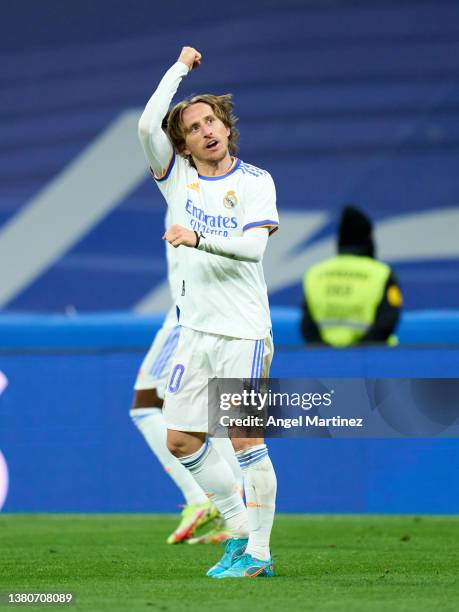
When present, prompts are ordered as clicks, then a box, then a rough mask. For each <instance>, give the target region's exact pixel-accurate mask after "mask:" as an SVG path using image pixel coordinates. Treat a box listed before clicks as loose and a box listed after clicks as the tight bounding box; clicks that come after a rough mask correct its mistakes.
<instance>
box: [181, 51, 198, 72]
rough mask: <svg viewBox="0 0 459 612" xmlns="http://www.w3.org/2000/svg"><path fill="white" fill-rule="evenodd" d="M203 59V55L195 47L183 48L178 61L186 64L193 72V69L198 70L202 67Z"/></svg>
mask: <svg viewBox="0 0 459 612" xmlns="http://www.w3.org/2000/svg"><path fill="white" fill-rule="evenodd" d="M201 57H202V55H201V54H200V53H199V51H196V49H193V47H183V49H182V51H181V53H180V55H179V58H178V61H179V62H182V63H183V64H186V65H187V66H188V68H189V70H193V68H197V67H198V66H200V65H201Z"/></svg>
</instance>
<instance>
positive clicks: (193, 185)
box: [187, 183, 199, 191]
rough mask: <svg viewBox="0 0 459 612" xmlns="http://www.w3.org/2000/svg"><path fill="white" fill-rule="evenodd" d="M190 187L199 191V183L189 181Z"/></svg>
mask: <svg viewBox="0 0 459 612" xmlns="http://www.w3.org/2000/svg"><path fill="white" fill-rule="evenodd" d="M187 187H188V189H194V190H195V191H199V183H188V185H187Z"/></svg>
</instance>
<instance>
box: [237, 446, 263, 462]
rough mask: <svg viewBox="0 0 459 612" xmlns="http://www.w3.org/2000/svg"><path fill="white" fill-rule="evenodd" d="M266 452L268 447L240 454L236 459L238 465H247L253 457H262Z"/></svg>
mask: <svg viewBox="0 0 459 612" xmlns="http://www.w3.org/2000/svg"><path fill="white" fill-rule="evenodd" d="M267 454H268V449H267V448H266V447H265V448H260V449H258V450H256V451H253V452H251V453H246V454H244V455H242V456H238V458H237V460H238V461H239V465H241V466H242V465H247V464H249V463H251V462H252V461H253V460H254V459H258V457H264V456H265V455H267Z"/></svg>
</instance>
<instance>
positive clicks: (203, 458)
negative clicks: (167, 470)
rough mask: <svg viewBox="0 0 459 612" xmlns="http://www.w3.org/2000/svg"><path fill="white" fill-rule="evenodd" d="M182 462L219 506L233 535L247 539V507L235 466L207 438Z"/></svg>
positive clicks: (181, 459) (182, 459)
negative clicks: (230, 464) (241, 493)
mask: <svg viewBox="0 0 459 612" xmlns="http://www.w3.org/2000/svg"><path fill="white" fill-rule="evenodd" d="M180 461H181V463H182V465H184V466H185V467H186V468H188V469H189V470H190V472H191V473H192V474H193V476H194V478H195V479H196V482H197V483H198V484H199V486H200V487H201V489H202V490H203V491H205V492H206V494H207V496H208V497H209V498H210V499H211V500H212V501H213V502H214V504H215V505H216V506H217V508H218V510H219V511H220V514H221V515H222V516H223V518H224V519H225V523H226V527H227V528H228V529H229V531H230V532H231V534H232V536H233V537H234V538H246V537H247V536H248V532H249V530H248V521H247V510H246V507H245V506H244V502H243V501H242V498H241V496H240V494H239V491H238V487H237V483H236V481H235V479H234V475H233V473H232V471H231V468H230V467H229V465H228V464H227V463H226V461H225V460H224V459H223V457H222V456H221V455H220V454H219V453H218V452H217V451H216V450H215V449H214V448H213V447H212V444H211V442H210V440H209V439H207V440H206V441H205V442H204V444H203V445H202V446H201V448H200V449H199V450H198V451H197V452H195V453H193V454H192V455H188V456H187V457H181V458H180Z"/></svg>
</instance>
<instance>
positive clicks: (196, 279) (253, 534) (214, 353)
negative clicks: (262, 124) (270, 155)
mask: <svg viewBox="0 0 459 612" xmlns="http://www.w3.org/2000/svg"><path fill="white" fill-rule="evenodd" d="M200 63H201V54H200V53H199V52H198V51H196V50H195V49H193V48H191V47H184V48H183V49H182V52H181V53H180V56H179V58H178V61H177V62H176V63H175V64H174V65H173V66H172V67H171V68H170V69H169V70H168V71H167V72H166V74H165V75H164V77H163V78H162V80H161V82H160V84H159V86H158V88H157V90H156V91H155V93H154V94H153V96H152V97H151V99H150V100H149V101H148V103H147V105H146V107H145V110H144V112H143V114H142V116H141V118H140V120H139V137H140V140H141V143H142V146H143V149H144V152H145V155H146V157H147V160H148V163H149V165H150V167H151V170H152V173H153V175H154V177H155V179H156V182H157V185H158V187H159V188H160V190H161V192H162V194H163V196H164V198H165V199H166V202H167V204H168V207H169V210H170V214H171V216H172V225H171V226H170V227H169V228H168V229H167V231H166V233H165V234H164V237H163V238H164V239H165V240H167V242H169V244H171V245H172V246H174V247H180V248H179V249H178V253H179V256H180V264H179V273H180V276H181V283H180V288H179V296H178V300H177V315H178V320H179V324H180V326H181V329H180V337H179V341H178V346H177V349H176V352H175V355H174V359H173V366H172V370H171V373H170V377H169V382H168V385H167V388H166V394H165V404H164V414H165V419H166V423H167V428H168V432H167V443H168V447H169V449H170V450H171V452H172V453H173V454H174V455H175V456H177V457H178V458H179V460H180V462H181V463H182V465H183V466H185V467H186V468H188V469H189V471H190V472H191V474H192V475H193V476H194V478H195V479H196V481H197V482H198V483H199V485H200V486H201V488H202V489H203V490H204V491H206V493H207V495H208V496H209V497H210V498H211V499H212V500H213V502H214V503H215V505H216V506H217V508H218V509H219V511H220V513H221V514H222V516H223V517H224V519H225V521H226V525H227V527H228V529H229V530H230V532H231V535H232V537H231V538H230V539H229V540H228V541H227V543H226V549H225V553H224V554H223V557H222V558H221V559H220V561H219V562H218V563H217V564H216V565H214V566H213V567H212V568H210V570H209V571H208V573H207V575H208V576H212V577H214V578H232V577H257V576H258V577H262V576H267V577H270V576H273V575H274V569H273V564H272V558H271V552H270V548H269V540H270V534H271V529H272V524H273V518H274V507H275V497H276V477H275V473H274V469H273V466H272V463H271V460H270V459H269V456H268V449H267V447H266V445H265V444H264V441H263V439H262V438H258V439H257V438H252V439H249V438H247V439H245V438H233V439H232V442H233V446H234V449H235V450H236V455H237V457H238V460H239V463H240V465H241V468H242V471H243V474H244V487H245V494H246V502H247V508H246V507H245V506H244V504H243V501H242V499H241V497H240V495H239V493H238V491H237V486H236V482H235V478H234V476H233V473H232V472H231V469H230V468H229V466H228V464H227V463H226V461H225V460H224V459H223V458H222V457H221V456H220V455H219V454H218V453H217V452H216V451H215V449H214V448H213V445H212V442H211V441H210V440H209V439H208V438H207V435H206V434H207V431H208V400H207V392H208V379H209V378H214V377H219V378H242V379H253V380H254V379H258V378H261V377H263V378H265V377H267V376H268V372H269V367H270V364H271V360H272V355H273V345H272V339H271V319H270V314H269V305H268V297H267V290H266V284H265V281H264V277H263V269H262V263H261V262H262V258H263V254H264V251H265V249H266V246H267V242H268V236H269V234H270V233H272V232H274V231H275V230H276V229H277V227H278V224H279V221H278V215H277V210H276V196H275V188H274V183H273V181H272V178H271V176H270V175H269V174H268V173H267V172H266V171H264V170H261V169H259V168H256V167H255V166H252V165H250V164H247V163H245V162H243V161H241V160H239V159H237V158H236V157H235V153H236V149H237V136H238V133H237V129H236V126H235V123H236V118H235V117H234V115H233V113H232V101H231V96H230V95H225V96H215V95H210V94H206V95H200V96H195V97H193V98H191V99H187V100H184V101H183V102H181V103H179V104H177V105H176V106H174V107H173V108H172V110H171V112H170V115H169V118H168V124H167V134H168V135H166V134H165V133H164V132H163V130H162V129H161V122H162V119H163V117H164V116H165V115H166V113H167V112H168V107H169V105H170V103H171V101H172V98H173V96H174V94H175V92H176V91H177V88H178V86H179V84H180V82H181V80H182V79H183V78H184V77H185V76H186V75H187V74H188V73H189V72H190V71H191V70H192V69H193V68H196V67H197V66H199V64H200Z"/></svg>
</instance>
